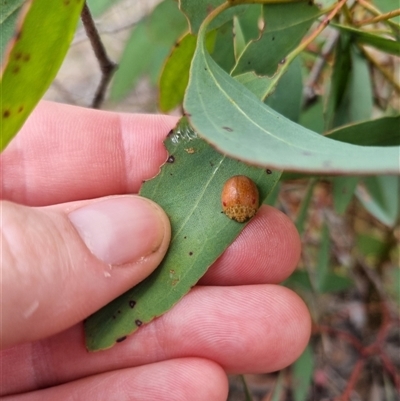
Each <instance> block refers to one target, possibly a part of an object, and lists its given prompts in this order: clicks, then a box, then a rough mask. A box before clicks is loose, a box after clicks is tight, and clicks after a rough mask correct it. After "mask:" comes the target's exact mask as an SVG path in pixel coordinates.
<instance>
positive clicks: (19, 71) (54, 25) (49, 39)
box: [0, 0, 83, 150]
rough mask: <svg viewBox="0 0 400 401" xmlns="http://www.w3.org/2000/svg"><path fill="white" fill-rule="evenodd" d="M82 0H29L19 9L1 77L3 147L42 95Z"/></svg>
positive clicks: (57, 65)
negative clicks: (17, 19) (15, 28)
mask: <svg viewBox="0 0 400 401" xmlns="http://www.w3.org/2000/svg"><path fill="white" fill-rule="evenodd" d="M82 5H83V0H77V1H69V0H65V1H60V2H58V1H53V0H31V1H27V3H26V5H25V6H24V7H26V8H25V9H24V10H23V11H21V17H20V19H19V21H18V27H17V30H16V34H15V36H14V39H13V41H12V43H11V44H10V46H9V47H8V54H7V55H6V57H5V62H4V65H3V66H2V68H3V69H2V75H1V81H0V93H1V96H2V98H1V106H0V107H1V111H0V113H1V133H0V135H1V138H0V150H3V149H4V148H5V147H6V146H7V144H8V143H9V142H10V140H11V139H12V138H13V136H14V135H16V134H17V132H18V130H19V129H20V128H21V126H22V125H23V123H24V122H25V120H26V119H27V117H28V116H29V114H30V113H31V111H32V110H33V108H34V107H35V106H36V104H37V103H38V101H39V100H40V99H41V97H42V96H43V94H44V93H45V91H46V90H47V88H48V87H49V85H50V84H51V82H52V81H53V79H54V77H55V76H56V74H57V71H58V69H59V68H60V66H61V63H62V61H63V59H64V57H65V55H66V53H67V50H68V48H69V44H70V42H71V40H72V38H73V35H74V32H75V28H76V25H77V22H78V19H79V16H80V13H81V10H82Z"/></svg>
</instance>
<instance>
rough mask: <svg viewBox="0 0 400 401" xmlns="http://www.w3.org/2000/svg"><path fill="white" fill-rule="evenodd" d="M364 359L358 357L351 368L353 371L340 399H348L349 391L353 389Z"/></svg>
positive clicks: (346, 400)
mask: <svg viewBox="0 0 400 401" xmlns="http://www.w3.org/2000/svg"><path fill="white" fill-rule="evenodd" d="M364 363H365V362H364V359H359V360H358V361H357V363H356V364H355V366H354V368H353V372H352V373H351V376H350V378H349V381H348V382H347V386H346V389H345V390H344V392H343V394H342V396H341V397H340V398H339V400H340V401H348V400H349V399H350V396H351V392H352V391H353V390H354V387H355V386H356V383H357V381H358V377H359V376H360V373H361V370H362V368H363V367H364Z"/></svg>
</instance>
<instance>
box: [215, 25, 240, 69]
mask: <svg viewBox="0 0 400 401" xmlns="http://www.w3.org/2000/svg"><path fill="white" fill-rule="evenodd" d="M211 55H212V58H213V60H214V61H215V62H216V63H217V64H218V65H219V66H220V67H221V68H222V69H223V70H224V71H226V72H230V71H231V70H232V68H233V66H234V65H235V51H234V46H233V21H228V22H226V23H225V24H223V25H221V26H220V27H218V28H217V36H216V38H215V46H214V49H213V51H212V52H211Z"/></svg>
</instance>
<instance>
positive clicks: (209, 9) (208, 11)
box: [207, 4, 214, 14]
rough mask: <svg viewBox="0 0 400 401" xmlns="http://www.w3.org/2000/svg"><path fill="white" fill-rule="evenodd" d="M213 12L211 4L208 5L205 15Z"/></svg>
mask: <svg viewBox="0 0 400 401" xmlns="http://www.w3.org/2000/svg"><path fill="white" fill-rule="evenodd" d="M213 10H214V7H213V6H212V5H211V4H209V5H208V6H207V14H210V12H211V11H213Z"/></svg>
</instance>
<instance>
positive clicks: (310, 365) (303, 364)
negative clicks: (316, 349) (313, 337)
mask: <svg viewBox="0 0 400 401" xmlns="http://www.w3.org/2000/svg"><path fill="white" fill-rule="evenodd" d="M313 373H314V356H313V351H312V349H311V346H310V345H307V347H306V349H305V350H304V351H303V353H302V354H301V355H300V357H299V358H298V359H297V361H296V362H295V363H294V364H293V379H292V380H293V385H292V387H293V397H294V401H306V400H308V399H309V393H310V389H311V381H312V377H313Z"/></svg>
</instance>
